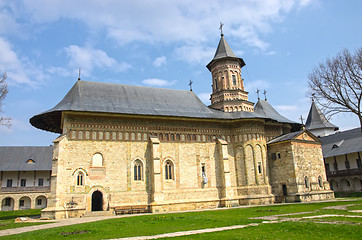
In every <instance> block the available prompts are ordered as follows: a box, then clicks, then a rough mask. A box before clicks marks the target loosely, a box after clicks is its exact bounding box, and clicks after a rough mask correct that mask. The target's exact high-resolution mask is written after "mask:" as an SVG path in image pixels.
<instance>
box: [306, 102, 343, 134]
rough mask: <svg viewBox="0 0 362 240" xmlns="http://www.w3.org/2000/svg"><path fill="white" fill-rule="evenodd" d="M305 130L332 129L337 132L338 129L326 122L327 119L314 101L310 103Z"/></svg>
mask: <svg viewBox="0 0 362 240" xmlns="http://www.w3.org/2000/svg"><path fill="white" fill-rule="evenodd" d="M305 128H306V129H308V130H314V129H323V128H333V129H334V131H337V130H338V129H339V128H338V127H337V126H336V125H334V124H332V123H330V122H329V121H328V120H327V118H326V117H325V116H324V114H323V113H322V111H321V110H320V109H319V107H318V106H317V105H316V104H315V102H314V101H312V105H311V106H310V110H309V114H308V118H307V121H306V123H305Z"/></svg>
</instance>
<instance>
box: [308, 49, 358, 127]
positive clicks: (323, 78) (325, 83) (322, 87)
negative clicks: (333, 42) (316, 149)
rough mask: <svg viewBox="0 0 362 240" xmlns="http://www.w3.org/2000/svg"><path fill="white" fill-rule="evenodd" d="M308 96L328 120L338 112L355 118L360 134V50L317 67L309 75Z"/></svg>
mask: <svg viewBox="0 0 362 240" xmlns="http://www.w3.org/2000/svg"><path fill="white" fill-rule="evenodd" d="M308 85H309V93H308V94H309V95H310V96H311V97H313V98H314V99H315V100H316V101H317V102H318V103H319V104H320V105H321V106H322V108H323V109H324V110H325V113H326V114H327V115H328V116H333V115H334V114H337V113H341V112H351V113H353V114H356V115H357V116H358V118H359V121H360V126H361V131H362V115H361V100H362V48H359V49H357V50H356V51H355V52H354V53H352V54H351V53H350V52H349V51H348V50H347V49H344V50H343V51H342V52H340V53H338V54H337V56H336V57H334V58H331V59H327V60H326V62H324V63H320V64H319V66H318V67H316V68H315V69H314V70H313V72H312V73H311V74H309V81H308Z"/></svg>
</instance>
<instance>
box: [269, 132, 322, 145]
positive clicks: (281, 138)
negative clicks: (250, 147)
mask: <svg viewBox="0 0 362 240" xmlns="http://www.w3.org/2000/svg"><path fill="white" fill-rule="evenodd" d="M303 133H307V134H308V135H309V136H310V137H311V139H314V140H315V141H317V142H320V140H319V139H318V138H317V137H316V136H314V135H313V134H312V133H311V132H309V131H308V130H306V129H303V130H300V131H296V132H291V133H287V134H284V135H281V136H279V137H276V138H273V139H272V140H270V141H269V142H268V143H267V144H272V143H278V142H284V141H289V140H293V139H297V137H298V136H299V135H301V134H303Z"/></svg>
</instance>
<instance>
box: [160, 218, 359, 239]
mask: <svg viewBox="0 0 362 240" xmlns="http://www.w3.org/2000/svg"><path fill="white" fill-rule="evenodd" d="M361 233H362V232H361V226H358V225H331V224H322V223H313V222H282V223H277V224H263V225H259V226H255V227H248V228H242V229H236V230H229V231H223V232H215V233H204V234H197V235H190V236H183V237H175V238H172V240H181V239H188V240H193V239H195V240H196V239H208V240H217V239H227V240H233V239H248V240H261V239H278V240H284V239H285V240H290V239H295V240H297V239H313V240H319V239H320V240H326V239H333V240H337V239H354V240H355V239H361ZM161 239H165V238H161Z"/></svg>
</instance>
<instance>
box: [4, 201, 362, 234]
mask: <svg viewBox="0 0 362 240" xmlns="http://www.w3.org/2000/svg"><path fill="white" fill-rule="evenodd" d="M347 204H360V205H358V206H351V208H352V207H353V209H360V208H361V205H362V199H359V200H357V201H339V202H324V203H310V204H285V205H272V206H262V207H249V208H232V209H223V210H217V211H203V212H188V213H172V214H154V215H144V216H133V217H127V218H118V219H109V220H103V221H99V222H92V223H85V224H78V225H73V226H67V227H58V228H53V229H46V230H39V231H35V232H28V233H23V234H18V235H11V236H5V237H1V238H0V239H37V240H38V239H107V238H120V237H131V236H144V235H155V234H161V233H169V232H176V231H187V230H195V229H203V228H214V227H224V226H232V225H243V224H249V223H261V222H263V221H264V220H262V219H250V218H251V217H261V216H270V215H279V214H287V213H298V212H313V213H308V214H304V215H321V214H340V215H343V214H349V213H348V210H336V209H328V210H327V209H323V208H324V207H327V206H335V205H347ZM350 215H352V214H350ZM361 215H362V214H361ZM296 216H298V217H300V216H302V215H296ZM290 217H295V216H290ZM322 220H323V219H322ZM330 221H333V219H330ZM336 221H341V220H337V219H336ZM343 221H345V220H344V218H343ZM357 222H358V221H357V220H355V221H354V224H325V223H318V222H315V219H313V220H305V221H303V222H283V223H273V224H261V225H259V226H255V227H248V228H245V229H238V230H231V231H224V232H217V233H211V234H199V235H193V236H185V237H180V238H181V239H222V238H224V239H292V238H295V239H306V238H309V239H322V238H323V239H348V238H349V237H351V239H361V237H360V236H362V232H361V230H362V227H361V225H356V224H357Z"/></svg>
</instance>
